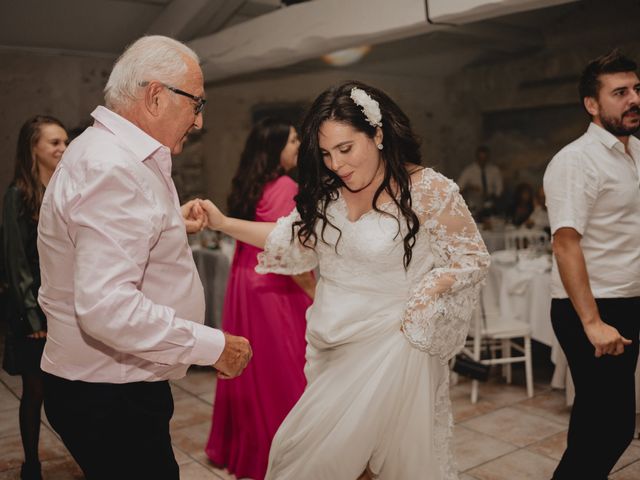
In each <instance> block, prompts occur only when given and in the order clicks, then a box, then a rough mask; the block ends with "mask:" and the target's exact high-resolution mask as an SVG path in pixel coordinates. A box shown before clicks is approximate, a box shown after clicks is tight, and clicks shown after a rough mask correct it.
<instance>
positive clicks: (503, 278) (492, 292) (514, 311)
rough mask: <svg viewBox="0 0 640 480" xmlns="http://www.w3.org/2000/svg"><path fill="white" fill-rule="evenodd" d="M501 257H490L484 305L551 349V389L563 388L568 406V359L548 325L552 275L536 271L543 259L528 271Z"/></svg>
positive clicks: (639, 374)
mask: <svg viewBox="0 0 640 480" xmlns="http://www.w3.org/2000/svg"><path fill="white" fill-rule="evenodd" d="M500 256H502V257H503V258H504V257H509V254H506V253H505V254H503V253H502V252H499V253H498V254H497V255H496V254H494V255H492V262H491V268H490V269H489V275H488V276H487V283H486V285H485V287H484V289H483V298H484V302H485V305H489V306H490V307H489V308H491V306H493V308H497V309H498V311H499V312H500V315H501V316H502V317H503V318H513V319H516V320H520V321H522V322H526V323H528V324H529V325H531V337H532V338H533V339H534V340H536V341H538V342H540V343H544V344H545V345H548V346H550V347H551V361H552V362H553V363H554V364H555V366H556V367H555V370H554V374H553V378H552V380H551V386H552V387H553V388H564V389H566V390H565V391H566V400H567V405H571V404H573V398H574V396H575V389H574V386H573V381H572V380H571V374H570V372H569V368H568V365H567V359H566V357H565V356H564V352H563V351H562V348H561V347H560V344H559V343H558V340H557V339H556V336H555V333H554V332H553V327H552V326H551V273H550V272H549V271H544V272H543V271H541V269H538V270H536V267H540V266H541V264H543V263H544V260H536V261H535V262H537V264H536V263H534V264H531V265H530V267H531V269H529V271H527V268H526V262H524V263H525V265H522V264H521V265H518V264H516V263H515V262H501V261H500V260H499V257H500ZM496 257H498V258H496ZM513 259H514V260H515V256H514V258H513ZM549 265H550V264H549ZM636 411H637V412H639V413H640V365H639V366H638V368H636Z"/></svg>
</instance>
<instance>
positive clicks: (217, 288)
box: [191, 245, 230, 328]
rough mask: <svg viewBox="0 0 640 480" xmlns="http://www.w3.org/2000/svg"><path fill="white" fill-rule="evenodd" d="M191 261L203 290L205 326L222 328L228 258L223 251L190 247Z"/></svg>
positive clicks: (196, 246) (198, 246)
mask: <svg viewBox="0 0 640 480" xmlns="http://www.w3.org/2000/svg"><path fill="white" fill-rule="evenodd" d="M191 251H192V252H193V261H194V262H195V264H196V268H197V269H198V274H199V275H200V280H201V281H202V286H203V288H204V299H205V320H204V323H205V325H209V326H211V327H215V328H220V327H221V326H222V305H223V303H224V294H225V290H226V288H227V277H228V276H229V267H230V257H229V254H228V253H227V252H225V251H223V249H220V248H216V249H211V248H206V247H201V246H200V245H192V246H191Z"/></svg>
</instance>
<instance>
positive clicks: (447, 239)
mask: <svg viewBox="0 0 640 480" xmlns="http://www.w3.org/2000/svg"><path fill="white" fill-rule="evenodd" d="M416 177H417V178H416ZM411 195H412V205H413V209H414V211H415V212H416V214H417V216H418V218H419V220H420V231H419V233H418V235H417V237H416V243H415V245H414V247H413V257H412V261H411V264H410V265H409V268H408V269H407V270H405V269H404V267H403V263H402V261H403V255H404V249H403V243H402V238H403V236H404V235H405V233H406V226H404V225H403V221H400V222H397V221H396V217H397V215H398V211H397V207H396V206H395V204H393V203H392V202H389V203H386V204H383V205H381V206H380V209H381V210H382V211H383V212H386V213H388V214H390V215H385V214H382V213H380V212H376V211H373V210H372V211H370V212H368V213H365V214H364V215H363V216H362V217H360V218H359V219H358V220H357V221H353V222H352V221H350V220H349V219H348V215H347V213H348V212H347V206H346V203H345V202H344V199H343V198H342V197H338V199H337V200H336V201H334V202H332V203H331V204H330V205H329V206H328V208H327V215H328V217H329V218H330V220H331V222H332V223H333V224H334V225H335V226H336V227H337V228H339V229H340V231H341V236H340V232H338V231H337V230H336V229H333V228H331V227H327V229H326V231H325V236H324V238H325V241H326V243H325V242H323V241H321V240H319V241H318V244H317V245H316V247H315V248H314V249H309V248H306V247H304V246H302V245H300V243H299V241H298V240H297V237H296V238H294V240H293V241H291V231H292V230H291V226H292V225H293V223H294V222H295V221H296V220H298V219H299V214H298V212H297V211H296V210H294V211H293V212H291V214H290V215H289V216H287V217H283V218H280V219H279V220H278V223H277V225H276V228H275V229H274V230H273V231H272V233H271V234H270V235H269V237H268V239H267V242H266V246H265V250H264V252H263V253H261V254H260V255H259V263H258V266H257V267H256V271H258V272H259V273H267V272H274V273H282V274H296V273H301V272H305V271H309V270H312V269H314V268H315V267H316V266H319V270H320V276H321V279H322V280H323V281H325V282H330V283H331V284H332V285H335V286H337V287H338V288H340V289H342V290H344V291H348V292H357V293H358V294H370V295H374V296H392V297H397V299H398V301H399V302H402V309H401V310H400V311H401V312H402V314H401V318H398V319H397V321H398V328H401V329H402V331H403V333H404V335H405V336H406V338H407V339H408V341H409V342H410V343H411V345H413V346H414V347H416V348H418V349H420V350H422V351H425V352H428V353H430V354H432V355H437V356H439V357H440V358H441V359H442V361H443V362H446V361H447V360H448V359H450V358H451V357H452V356H453V355H455V353H457V352H458V351H459V349H460V348H462V345H463V343H464V340H465V338H466V335H467V332H468V329H469V322H470V319H471V315H472V312H473V309H474V307H475V303H476V299H477V296H478V291H479V288H480V285H481V282H482V280H483V279H484V277H485V275H486V271H487V268H488V266H489V254H488V253H487V251H486V248H485V246H484V243H483V241H482V238H481V237H480V234H479V233H478V230H477V228H476V226H475V223H474V221H473V219H472V217H471V215H470V213H469V211H468V209H467V207H466V205H465V203H464V201H463V200H462V197H461V196H460V194H459V193H458V187H457V186H456V184H455V183H453V182H452V181H450V180H448V179H447V178H445V177H444V176H442V175H440V174H438V173H436V172H434V171H433V170H431V169H429V168H425V169H424V170H422V172H420V173H418V174H415V175H414V181H413V184H412V187H411ZM399 224H400V225H399ZM317 228H318V238H319V239H320V231H319V229H320V227H319V226H318V227H317ZM398 228H400V231H398ZM339 236H340V238H339ZM338 238H339V239H338ZM321 301H323V299H322V298H316V303H318V302H321ZM326 301H331V299H326ZM363 308H364V306H363Z"/></svg>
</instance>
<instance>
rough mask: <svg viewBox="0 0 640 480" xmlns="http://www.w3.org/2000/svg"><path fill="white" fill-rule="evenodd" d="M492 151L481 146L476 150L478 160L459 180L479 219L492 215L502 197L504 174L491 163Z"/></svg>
mask: <svg viewBox="0 0 640 480" xmlns="http://www.w3.org/2000/svg"><path fill="white" fill-rule="evenodd" d="M490 155H491V151H490V150H489V147H487V146H484V145H481V146H479V147H478V148H477V149H476V160H475V162H474V163H472V164H471V165H467V166H466V167H465V169H464V170H462V173H461V174H460V177H459V178H458V187H460V193H461V194H462V196H463V197H464V199H465V200H466V201H467V203H468V204H469V208H470V209H471V211H472V212H473V213H474V215H475V216H476V217H477V216H478V215H480V216H483V215H485V214H487V215H488V214H491V213H492V212H493V210H494V209H495V207H496V204H497V202H498V199H499V198H500V196H501V195H502V191H503V184H502V173H501V172H500V169H499V168H498V167H497V166H495V165H493V164H492V163H490V162H489V160H490Z"/></svg>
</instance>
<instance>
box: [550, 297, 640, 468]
mask: <svg viewBox="0 0 640 480" xmlns="http://www.w3.org/2000/svg"><path fill="white" fill-rule="evenodd" d="M596 303H597V305H598V310H599V311H600V317H601V318H602V320H603V321H604V322H606V323H608V324H609V325H611V326H613V327H615V328H616V329H618V331H619V332H620V334H621V335H622V336H623V337H625V338H628V339H629V340H632V341H633V344H632V345H629V346H627V347H625V349H624V353H623V354H622V355H619V356H611V355H604V356H602V357H600V358H596V357H595V356H594V353H595V348H594V347H593V345H591V343H590V342H589V340H588V338H587V335H586V334H585V332H584V329H583V327H582V323H581V322H580V318H579V317H578V314H577V313H576V311H575V309H574V308H573V305H572V304H571V301H570V300H568V299H566V300H565V299H562V300H559V299H554V300H553V301H552V302H551V322H552V323H553V330H554V332H555V334H556V337H557V338H558V341H559V342H560V345H561V346H562V350H563V351H564V353H565V355H566V357H567V361H568V363H569V369H570V370H571V376H572V378H573V382H574V384H575V387H576V396H575V400H574V402H573V409H572V410H571V421H570V423H569V435H568V438H567V449H566V450H565V452H564V455H563V456H562V460H561V461H560V464H559V465H558V467H557V469H556V471H555V473H554V476H553V478H554V480H565V479H566V480H575V479H580V480H605V479H606V478H607V475H608V474H609V472H610V471H611V469H612V468H613V466H614V465H615V463H616V461H617V460H618V458H620V456H621V455H622V454H623V453H624V451H625V450H626V448H627V447H628V446H629V444H630V443H631V440H632V439H633V433H634V430H635V418H636V416H635V415H636V413H635V410H636V402H635V369H636V363H637V360H638V335H639V333H640V297H635V298H615V299H610V298H607V299H596Z"/></svg>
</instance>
